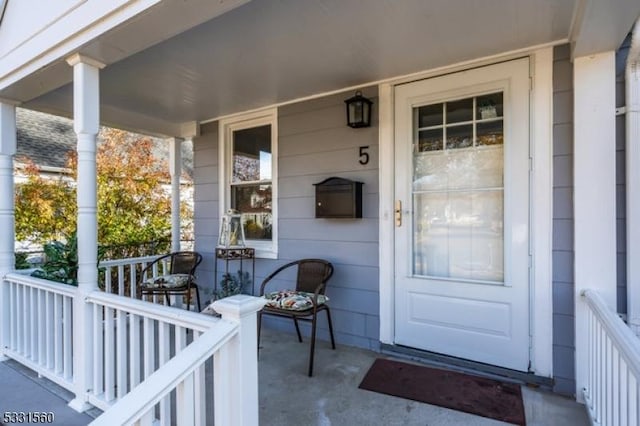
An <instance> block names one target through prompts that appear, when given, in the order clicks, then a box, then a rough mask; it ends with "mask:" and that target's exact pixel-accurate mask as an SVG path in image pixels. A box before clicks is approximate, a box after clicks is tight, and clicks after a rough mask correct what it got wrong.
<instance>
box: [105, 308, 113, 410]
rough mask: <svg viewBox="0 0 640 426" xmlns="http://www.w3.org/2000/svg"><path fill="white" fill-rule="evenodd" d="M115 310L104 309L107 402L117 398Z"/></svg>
mask: <svg viewBox="0 0 640 426" xmlns="http://www.w3.org/2000/svg"><path fill="white" fill-rule="evenodd" d="M113 314H114V310H113V309H111V308H106V309H105V310H104V317H105V318H104V328H105V330H104V357H105V360H104V388H105V389H104V390H105V400H106V401H107V402H109V401H112V400H113V399H115V375H116V372H115V356H116V354H115V349H116V348H115V332H114V331H115V330H114V329H113V327H114V322H113Z"/></svg>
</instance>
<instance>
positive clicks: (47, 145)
mask: <svg viewBox="0 0 640 426" xmlns="http://www.w3.org/2000/svg"><path fill="white" fill-rule="evenodd" d="M16 126H17V137H18V146H17V152H16V159H17V160H18V161H24V160H23V158H24V157H28V158H29V159H30V160H31V161H33V162H34V163H35V164H37V165H38V166H40V167H66V164H67V158H68V155H69V152H70V151H75V149H76V134H75V132H74V131H73V121H72V120H70V119H68V118H63V117H58V116H55V115H50V114H45V113H42V112H37V111H31V110H28V109H23V108H16ZM151 139H152V140H153V141H154V142H155V149H154V155H155V156H156V157H158V158H159V159H161V160H162V161H168V159H169V146H168V144H167V143H166V140H162V139H158V138H151ZM167 167H168V164H167ZM182 167H183V170H184V171H185V172H186V174H187V175H188V176H189V177H190V178H191V179H193V150H192V146H191V144H190V143H183V144H182Z"/></svg>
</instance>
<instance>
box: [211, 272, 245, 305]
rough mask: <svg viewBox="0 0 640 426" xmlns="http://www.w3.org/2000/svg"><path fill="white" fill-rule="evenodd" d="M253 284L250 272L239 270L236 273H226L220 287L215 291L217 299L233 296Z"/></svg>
mask: <svg viewBox="0 0 640 426" xmlns="http://www.w3.org/2000/svg"><path fill="white" fill-rule="evenodd" d="M250 285H251V277H250V276H249V273H248V272H246V271H245V272H242V271H238V272H237V274H236V275H233V274H231V273H226V274H223V275H222V279H221V280H220V289H219V290H217V291H215V293H214V296H215V298H216V299H222V298H225V297H229V296H233V295H235V294H240V293H242V291H243V289H245V288H248V287H249V286H250Z"/></svg>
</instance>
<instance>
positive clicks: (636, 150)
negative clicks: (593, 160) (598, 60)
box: [625, 19, 640, 336]
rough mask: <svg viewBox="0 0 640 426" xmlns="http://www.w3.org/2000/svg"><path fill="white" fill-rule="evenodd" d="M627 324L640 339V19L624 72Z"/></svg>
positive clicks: (634, 30) (635, 29)
mask: <svg viewBox="0 0 640 426" xmlns="http://www.w3.org/2000/svg"><path fill="white" fill-rule="evenodd" d="M625 77H626V78H625V79H626V88H625V89H626V96H625V97H626V102H625V103H626V105H625V106H626V109H627V117H626V122H627V128H626V147H625V153H626V165H627V167H626V173H627V176H626V182H625V184H626V194H627V214H626V220H627V320H628V321H627V322H628V324H629V327H631V330H633V332H634V333H635V334H636V336H640V262H638V261H636V259H638V256H639V255H640V19H638V20H637V21H636V25H635V27H634V29H633V37H632V39H631V49H629V56H628V59H627V69H626V75H625Z"/></svg>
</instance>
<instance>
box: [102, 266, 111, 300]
mask: <svg viewBox="0 0 640 426" xmlns="http://www.w3.org/2000/svg"><path fill="white" fill-rule="evenodd" d="M112 272H113V268H112V267H110V266H109V267H107V269H106V270H105V271H104V291H105V293H112V292H113V287H112V284H111V274H112Z"/></svg>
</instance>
